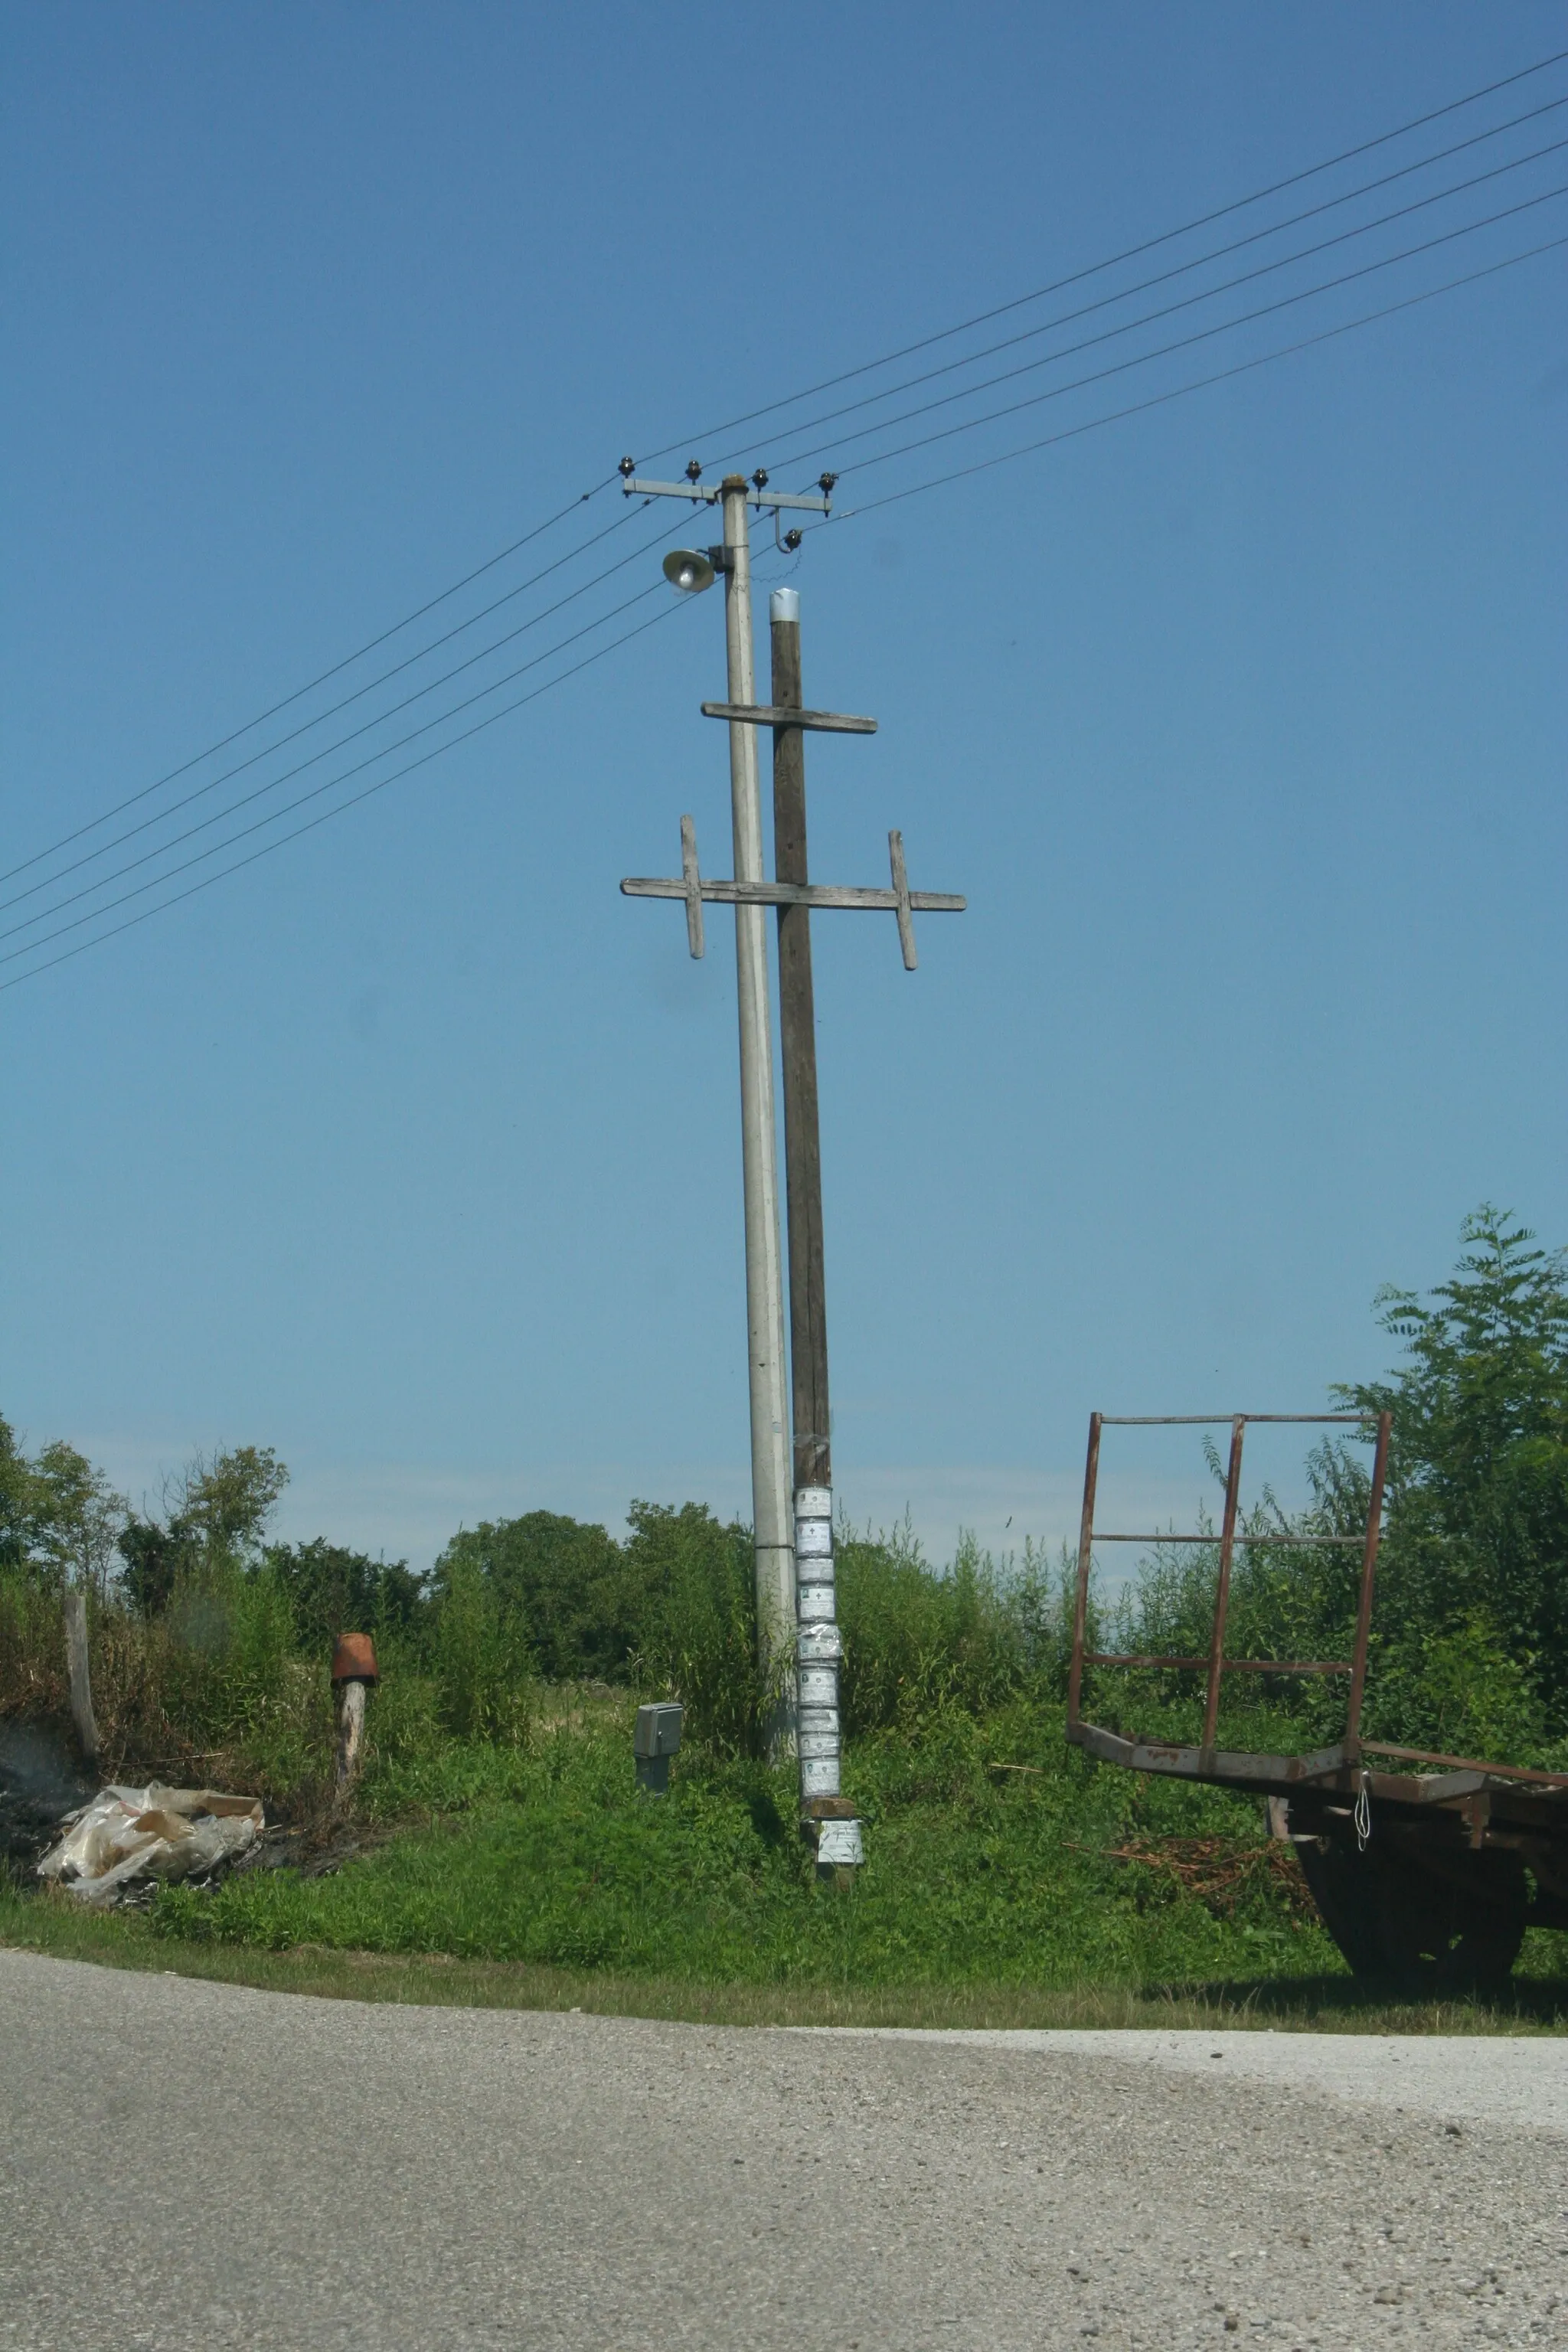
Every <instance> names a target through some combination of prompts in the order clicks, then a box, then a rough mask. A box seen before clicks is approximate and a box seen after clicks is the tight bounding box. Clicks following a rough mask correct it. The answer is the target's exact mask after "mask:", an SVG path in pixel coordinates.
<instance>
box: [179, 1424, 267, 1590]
mask: <svg viewBox="0 0 1568 2352" xmlns="http://www.w3.org/2000/svg"><path fill="white" fill-rule="evenodd" d="M288 1484H289V1471H288V1466H287V1465H286V1464H284V1463H282V1462H279V1459H278V1456H277V1454H275V1453H274V1452H273V1450H272V1448H271V1446H270V1445H260V1446H258V1445H236V1446H234V1447H232V1448H230V1449H229V1450H228V1451H226V1452H223V1453H217V1454H196V1455H195V1458H194V1460H193V1461H192V1463H191V1465H190V1467H189V1468H188V1469H187V1470H185V1471H184V1473H183V1474H182V1475H181V1476H180V1477H179V1479H178V1480H177V1481H176V1482H175V1497H176V1507H175V1510H174V1517H175V1518H176V1519H178V1520H179V1521H181V1522H182V1523H183V1525H184V1527H186V1528H189V1530H190V1531H191V1533H192V1535H193V1536H194V1537H195V1539H196V1541H197V1542H198V1543H199V1544H200V1545H201V1547H202V1549H204V1550H205V1552H206V1553H207V1554H208V1555H209V1557H211V1556H216V1555H218V1554H222V1555H224V1556H225V1557H226V1558H228V1559H236V1560H238V1561H240V1562H242V1563H247V1564H254V1562H255V1560H256V1559H257V1556H258V1553H259V1552H260V1549H261V1539H262V1537H263V1534H264V1533H265V1531H266V1528H267V1522H268V1519H269V1518H270V1517H272V1514H273V1512H274V1511H275V1510H276V1509H277V1507H278V1503H279V1497H280V1496H281V1495H282V1492H283V1489H284V1487H285V1486H287V1485H288Z"/></svg>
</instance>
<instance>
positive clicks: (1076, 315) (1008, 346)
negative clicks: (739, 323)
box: [715, 97, 1568, 467]
mask: <svg viewBox="0 0 1568 2352" xmlns="http://www.w3.org/2000/svg"><path fill="white" fill-rule="evenodd" d="M1564 106H1568V97H1563V98H1554V99H1551V100H1548V101H1547V103H1546V104H1545V105H1543V106H1538V107H1532V108H1531V110H1530V111H1529V112H1528V113H1526V114H1518V115H1515V116H1513V117H1512V118H1511V119H1510V121H1507V122H1504V123H1500V124H1497V125H1496V126H1495V127H1494V128H1493V129H1491V130H1489V131H1477V132H1476V133H1475V134H1474V136H1473V137H1472V138H1469V139H1461V140H1459V141H1458V142H1456V143H1455V144H1454V145H1453V146H1451V147H1445V148H1440V149H1439V150H1438V151H1437V152H1436V153H1434V154H1431V155H1423V156H1420V157H1419V158H1418V159H1417V160H1416V161H1415V163H1405V164H1402V165H1401V166H1400V168H1399V170H1398V171H1396V172H1385V173H1383V174H1382V175H1381V176H1380V177H1379V178H1377V179H1375V180H1368V181H1365V182H1363V184H1362V185H1361V186H1360V187H1356V188H1350V189H1347V190H1346V192H1345V193H1344V194H1342V195H1338V196H1330V197H1326V198H1325V199H1324V201H1323V202H1322V203H1321V204H1318V205H1308V206H1307V207H1306V209H1305V210H1304V211H1302V212H1299V213H1292V214H1290V215H1289V217H1288V218H1286V219H1285V220H1282V221H1276V222H1274V223H1273V224H1272V225H1271V226H1269V227H1268V228H1259V229H1253V230H1251V231H1250V232H1249V233H1248V234H1247V236H1241V237H1236V238H1233V239H1232V241H1231V242H1230V243H1229V244H1228V245H1221V246H1215V247H1213V248H1211V250H1210V251H1209V252H1207V253H1200V254H1196V255H1194V257H1193V258H1192V260H1190V261H1180V262H1176V263H1175V264H1173V267H1172V268H1169V269H1161V270H1156V271H1155V272H1154V274H1153V275H1152V277H1149V278H1140V279H1139V280H1138V282H1137V283H1136V284H1135V285H1132V286H1124V287H1121V288H1120V289H1118V290H1117V291H1116V292H1115V293H1114V294H1102V295H1100V297H1099V298H1098V299H1096V300H1095V301H1093V302H1084V303H1080V304H1079V306H1078V308H1077V309H1076V310H1062V311H1058V314H1057V316H1056V317H1055V318H1054V319H1047V320H1043V321H1042V322H1041V324H1039V325H1038V326H1035V327H1026V328H1025V329H1023V330H1022V331H1020V332H1019V333H1018V334H1016V335H1005V336H1003V337H1002V339H1001V340H1000V341H997V342H994V343H986V344H984V345H983V346H982V348H981V349H980V350H979V351H977V352H967V353H966V354H965V355H964V357H963V358H962V359H956V360H946V361H944V362H942V366H941V367H935V368H927V369H925V370H924V371H923V372H922V373H921V374H919V375H912V376H906V377H904V378H902V379H901V380H900V382H899V383H893V384H888V385H886V386H885V387H884V389H883V390H882V391H880V392H872V393H867V394H864V395H863V396H862V397H861V398H860V399H858V400H851V401H846V402H845V403H844V404H842V405H841V406H840V407H837V408H829V409H825V410H823V411H822V412H821V414H820V415H816V416H813V417H808V418H805V420H803V422H802V423H800V424H798V425H785V426H784V427H782V428H781V431H782V432H783V433H784V435H785V436H790V437H793V436H795V435H796V434H800V433H811V432H816V430H817V429H818V427H819V426H821V425H831V424H835V423H837V420H838V419H839V418H840V417H842V416H853V415H858V413H859V412H860V411H861V410H863V409H867V408H875V407H876V406H877V405H878V404H879V403H880V402H882V401H885V400H893V399H896V398H897V397H898V395H899V394H900V393H905V392H913V391H915V390H917V389H918V387H919V386H920V385H921V384H923V383H937V382H939V381H940V380H941V379H942V377H944V376H949V375H955V374H957V373H960V372H961V371H962V370H963V369H964V368H971V367H977V366H979V364H980V362H982V361H983V360H987V359H994V357H995V356H996V355H997V353H998V352H1007V351H1015V350H1016V349H1017V347H1018V346H1019V345H1020V344H1021V343H1028V342H1035V341H1038V339H1039V337H1040V336H1042V335H1048V334H1052V333H1054V332H1055V331H1057V329H1058V328H1060V327H1068V326H1072V325H1074V324H1076V322H1077V321H1078V320H1079V319H1088V318H1092V317H1093V316H1094V315H1095V314H1096V312H1098V311H1100V310H1110V309H1112V308H1113V307H1114V306H1115V305H1116V304H1117V303H1119V302H1130V301H1131V299H1133V297H1134V296H1135V295H1139V294H1146V293H1149V292H1151V291H1152V289H1154V288H1155V287H1157V286H1166V285H1169V284H1171V283H1172V282H1173V280H1174V279H1176V278H1185V277H1189V276H1190V275H1191V274H1192V272H1193V271H1194V269H1202V268H1205V267H1206V266H1207V265H1208V264H1209V263H1211V262H1215V261H1223V260H1225V259H1226V258H1227V257H1229V256H1230V255H1231V254H1234V253H1241V252H1244V251H1245V250H1246V248H1247V247H1248V246H1252V245H1258V244H1260V243H1261V242H1262V241H1263V240H1264V239H1265V238H1267V237H1271V236H1283V235H1284V233H1285V231H1286V230H1287V229H1291V228H1299V227H1300V226H1301V224H1302V223H1303V222H1304V221H1309V220H1314V219H1317V218H1319V217H1320V216H1321V215H1322V214H1324V213H1328V212H1334V211H1337V210H1338V209H1339V208H1340V207H1341V206H1342V205H1348V204H1353V203H1355V202H1356V201H1357V199H1358V198H1360V197H1362V196H1367V195H1371V194H1373V193H1374V192H1375V191H1376V190H1377V189H1379V188H1384V187H1388V186H1391V185H1392V184H1393V183H1394V181H1396V180H1405V179H1408V178H1409V177H1410V176H1411V174H1412V173H1415V172H1423V171H1426V170H1428V169H1429V168H1430V167H1431V165H1433V164H1434V163H1446V162H1447V161H1448V160H1449V159H1450V158H1451V157H1453V156H1455V155H1458V154H1461V153H1463V152H1465V151H1466V150H1467V149H1468V148H1472V147H1478V146H1480V145H1483V144H1484V143H1485V142H1487V141H1488V140H1490V139H1495V138H1498V137H1500V135H1501V134H1502V133H1503V132H1504V131H1516V130H1518V129H1519V127H1520V125H1521V123H1525V122H1532V121H1537V120H1539V118H1540V117H1541V116H1542V115H1543V114H1554V113H1556V112H1558V111H1559V110H1561V109H1562V108H1563V107H1564ZM1564 143H1568V142H1563V141H1562V140H1558V141H1555V142H1552V144H1551V145H1549V146H1546V147H1541V148H1536V149H1534V150H1532V151H1531V153H1530V154H1529V155H1524V156H1517V157H1514V158H1513V159H1512V160H1511V161H1510V162H1509V163H1501V164H1499V165H1498V166H1497V167H1496V169H1495V170H1494V171H1492V172H1489V173H1479V174H1478V175H1477V176H1476V177H1475V178H1473V179H1469V180H1460V181H1456V182H1454V183H1453V184H1451V185H1450V186H1448V187H1447V188H1440V189H1438V190H1436V192H1435V193H1434V194H1430V195H1427V196H1423V197H1422V198H1420V199H1419V202H1418V203H1417V204H1414V205H1405V206H1403V207H1401V208H1399V209H1398V210H1396V211H1394V212H1389V213H1384V214H1382V215H1379V217H1378V218H1377V219H1376V220H1374V221H1365V222H1363V223H1362V224H1361V225H1360V226H1358V227H1356V228H1354V229H1347V230H1346V231H1345V232H1344V236H1346V237H1350V236H1365V235H1366V234H1368V232H1369V231H1371V230H1372V229H1374V228H1381V227H1384V226H1386V225H1387V224H1388V223H1389V222H1390V221H1394V220H1399V219H1401V218H1403V217H1404V216H1405V214H1406V213H1408V212H1414V211H1418V210H1419V209H1420V208H1421V206H1422V205H1433V204H1438V203H1441V202H1442V201H1443V199H1444V198H1445V197H1446V196H1450V195H1458V194H1461V193H1462V192H1463V191H1464V190H1465V189H1467V188H1470V187H1475V186H1478V185H1479V184H1480V183H1481V182H1482V181H1483V180H1486V179H1493V178H1497V177H1499V176H1500V174H1501V173H1505V172H1514V171H1519V170H1521V169H1522V168H1523V167H1524V165H1525V164H1527V163H1534V162H1537V161H1538V160H1539V159H1540V157H1541V156H1542V155H1546V154H1552V153H1554V152H1556V151H1557V149H1558V148H1560V147H1562V146H1563V144H1564ZM1340 241H1342V240H1338V239H1334V238H1330V239H1328V240H1326V243H1327V244H1333V243H1336V242H1340ZM1323 250H1325V246H1324V245H1318V246H1308V247H1304V248H1303V249H1302V250H1301V251H1300V252H1298V253H1296V254H1293V255H1287V256H1286V257H1284V258H1283V259H1281V260H1276V261H1272V262H1269V263H1268V264H1266V265H1265V268H1266V269H1283V268H1287V267H1288V266H1289V262H1291V261H1292V260H1295V261H1300V260H1303V259H1305V258H1306V257H1308V256H1309V255H1310V254H1312V253H1319V252H1322V251H1323ZM1248 274H1250V275H1262V274H1263V272H1262V271H1258V272H1253V273H1248ZM1246 282H1247V278H1246V276H1243V277H1239V278H1231V279H1230V280H1228V281H1227V284H1228V285H1229V286H1238V285H1243V284H1245V283H1246ZM1225 291H1226V287H1211V288H1209V289H1207V292H1206V293H1204V294H1197V295H1194V296H1193V297H1192V298H1191V299H1193V300H1194V301H1203V300H1206V299H1208V296H1209V295H1212V294H1216V293H1223V292H1225ZM1176 307H1180V306H1176ZM1165 315H1167V313H1165V312H1163V311H1153V312H1151V313H1150V314H1149V316H1150V317H1152V318H1161V317H1163V316H1165ZM1131 323H1132V324H1134V325H1136V324H1138V323H1140V322H1139V321H1137V320H1134V321H1132V322H1131ZM1117 331H1118V332H1122V333H1124V332H1126V331H1127V330H1126V329H1125V328H1122V329H1118V330H1117ZM1072 348H1073V349H1077V350H1081V349H1083V348H1085V347H1084V346H1083V345H1081V344H1079V345H1075V346H1073V347H1072ZM1053 356H1054V357H1057V358H1061V357H1064V356H1066V354H1064V353H1060V352H1058V353H1055V354H1053ZM1034 364H1036V365H1038V366H1042V367H1043V366H1047V365H1048V364H1049V362H1048V361H1047V360H1041V361H1038V362H1034ZM1004 380H1005V379H1004V378H1003V377H1000V376H998V377H994V378H993V379H992V381H993V382H994V383H1000V382H1003V381H1004ZM968 389H969V390H971V391H980V390H984V386H983V385H977V384H976V385H971V386H969V387H968ZM952 398H954V399H962V398H963V393H962V392H959V393H955V394H952ZM883 421H884V422H889V421H890V420H887V419H884V420H883ZM753 446H761V445H748V446H747V447H746V448H745V449H736V450H734V451H733V452H731V456H730V457H728V458H721V459H718V460H715V464H716V466H721V467H727V466H731V465H733V464H735V463H738V462H739V461H740V460H741V459H742V458H743V457H749V456H751V455H752V447H753ZM835 446H837V445H835ZM805 454H806V455H812V454H815V453H812V452H807V453H805ZM772 462H773V463H774V464H787V465H795V464H797V463H800V462H803V459H802V457H801V455H800V453H798V452H797V453H796V454H795V456H793V457H775V458H773V460H772Z"/></svg>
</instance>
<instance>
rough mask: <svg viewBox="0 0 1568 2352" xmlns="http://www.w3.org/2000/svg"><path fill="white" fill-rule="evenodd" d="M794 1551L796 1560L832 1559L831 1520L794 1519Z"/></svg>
mask: <svg viewBox="0 0 1568 2352" xmlns="http://www.w3.org/2000/svg"><path fill="white" fill-rule="evenodd" d="M832 1557H833V1522H832V1520H831V1519H796V1521H795V1558H796V1559H832Z"/></svg>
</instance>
